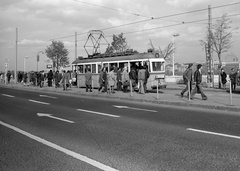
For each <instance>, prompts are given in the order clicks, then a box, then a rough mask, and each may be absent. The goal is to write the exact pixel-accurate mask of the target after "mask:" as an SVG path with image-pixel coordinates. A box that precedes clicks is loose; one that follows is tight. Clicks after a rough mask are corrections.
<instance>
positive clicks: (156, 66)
mask: <svg viewBox="0 0 240 171" xmlns="http://www.w3.org/2000/svg"><path fill="white" fill-rule="evenodd" d="M152 68H153V71H164V68H163V62H152Z"/></svg>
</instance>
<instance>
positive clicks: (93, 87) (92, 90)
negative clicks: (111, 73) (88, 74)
mask: <svg viewBox="0 0 240 171" xmlns="http://www.w3.org/2000/svg"><path fill="white" fill-rule="evenodd" d="M91 87H92V91H93V88H94V87H93V79H92V85H91Z"/></svg>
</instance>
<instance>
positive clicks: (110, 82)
mask: <svg viewBox="0 0 240 171" xmlns="http://www.w3.org/2000/svg"><path fill="white" fill-rule="evenodd" d="M115 82H116V78H115V74H114V68H113V67H111V68H110V72H109V73H108V86H109V88H110V90H109V91H110V93H115V92H114V91H113V89H114V85H115Z"/></svg>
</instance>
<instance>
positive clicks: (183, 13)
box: [50, 0, 240, 40]
mask: <svg viewBox="0 0 240 171" xmlns="http://www.w3.org/2000/svg"><path fill="white" fill-rule="evenodd" d="M74 1H78V0H74ZM237 4H240V2H236V3H231V4H225V5H219V6H215V7H211V8H212V9H216V8H222V7H226V6H231V5H237ZM206 10H208V8H202V9H198V10H193V11H188V12H182V13H177V14H171V15H165V16H160V17H155V18H151V19H145V20H140V21H136V22H131V23H126V24H122V25H117V26H112V27H107V28H103V29H99V30H101V31H103V30H109V29H114V28H118V27H124V26H129V25H134V24H139V23H143V22H147V21H151V20H157V19H163V18H168V17H175V16H179V15H185V14H190V13H196V12H201V11H206ZM181 23H184V21H183V22H181ZM174 25H179V23H178V24H173V25H171V26H174ZM87 33H88V32H85V33H79V34H77V35H83V34H87ZM74 36H75V35H69V36H64V37H58V38H52V39H50V40H56V39H64V38H69V37H74Z"/></svg>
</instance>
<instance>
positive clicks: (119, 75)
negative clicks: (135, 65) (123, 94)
mask: <svg viewBox="0 0 240 171" xmlns="http://www.w3.org/2000/svg"><path fill="white" fill-rule="evenodd" d="M117 91H122V69H121V68H120V67H118V70H117Z"/></svg>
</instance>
